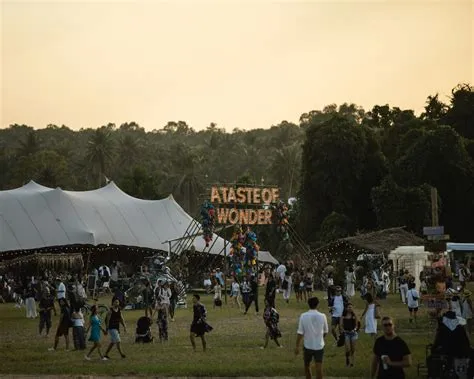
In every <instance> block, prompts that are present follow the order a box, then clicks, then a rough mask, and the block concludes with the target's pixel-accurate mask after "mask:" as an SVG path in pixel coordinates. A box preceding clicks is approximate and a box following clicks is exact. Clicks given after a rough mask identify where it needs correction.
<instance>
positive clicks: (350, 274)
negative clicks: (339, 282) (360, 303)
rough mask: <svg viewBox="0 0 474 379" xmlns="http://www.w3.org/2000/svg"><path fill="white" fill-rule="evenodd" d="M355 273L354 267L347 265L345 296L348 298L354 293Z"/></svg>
mask: <svg viewBox="0 0 474 379" xmlns="http://www.w3.org/2000/svg"><path fill="white" fill-rule="evenodd" d="M355 283H356V275H355V273H354V269H353V268H352V267H349V269H348V270H347V272H346V296H347V297H348V298H349V299H350V298H351V297H353V296H354V295H355Z"/></svg>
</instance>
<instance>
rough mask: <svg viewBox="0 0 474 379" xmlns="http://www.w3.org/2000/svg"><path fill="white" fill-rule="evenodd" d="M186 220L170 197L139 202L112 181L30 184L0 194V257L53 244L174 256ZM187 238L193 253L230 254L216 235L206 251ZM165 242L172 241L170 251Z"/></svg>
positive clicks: (196, 238)
mask: <svg viewBox="0 0 474 379" xmlns="http://www.w3.org/2000/svg"><path fill="white" fill-rule="evenodd" d="M192 220H193V219H192V217H191V216H190V215H188V214H187V213H186V212H185V211H184V210H183V208H181V207H180V206H179V204H178V203H177V202H176V201H175V200H174V198H173V196H172V195H170V196H168V197H167V198H165V199H162V200H142V199H137V198H134V197H132V196H129V195H127V194H126V193H125V192H123V191H121V190H120V188H118V187H117V186H116V185H115V183H114V182H110V183H109V184H107V185H106V186H105V187H102V188H99V189H96V190H92V191H82V192H76V191H64V190H62V189H60V188H56V189H53V188H48V187H44V186H42V185H40V184H37V183H35V182H33V181H31V182H29V183H28V184H26V185H24V186H23V187H20V188H16V189H13V190H7V191H0V255H1V252H6V251H26V250H40V249H44V248H48V247H53V246H67V245H94V246H97V245H107V244H110V245H123V246H134V247H138V248H146V249H156V250H164V251H168V250H171V252H172V253H180V252H181V251H180V250H181V247H182V246H183V243H182V242H180V240H179V239H181V238H182V237H183V236H185V234H186V231H187V230H188V227H189V225H190V224H191V222H192ZM189 230H191V228H189ZM192 238H193V239H194V241H193V242H192V244H191V243H190V242H191V241H190V240H191V238H190V239H189V240H188V244H189V246H191V245H194V247H195V250H196V251H199V252H204V253H209V254H214V255H217V254H222V255H223V254H224V253H223V249H224V246H226V254H228V253H229V251H230V243H228V242H227V243H226V241H225V240H224V239H223V238H221V237H218V236H217V235H216V234H214V241H215V243H214V241H212V242H211V244H210V247H206V244H205V241H204V239H203V238H202V236H201V235H200V231H199V230H198V231H197V232H195V233H194V237H192ZM173 240H174V241H173ZM167 241H173V242H171V249H170V246H169V244H168V243H167ZM213 243H214V244H213ZM180 246H181V247H180ZM259 260H260V261H262V262H269V263H275V262H276V260H275V258H273V257H272V256H271V254H270V253H268V252H262V254H261V256H259Z"/></svg>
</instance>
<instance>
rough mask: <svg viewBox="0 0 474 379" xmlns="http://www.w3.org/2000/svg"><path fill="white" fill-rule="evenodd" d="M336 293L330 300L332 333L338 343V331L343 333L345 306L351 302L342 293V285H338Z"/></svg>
mask: <svg viewBox="0 0 474 379" xmlns="http://www.w3.org/2000/svg"><path fill="white" fill-rule="evenodd" d="M335 291H336V294H335V295H334V296H333V297H331V299H330V300H329V312H330V313H331V333H332V336H333V337H334V340H335V344H336V345H337V339H338V337H339V334H338V333H341V328H340V323H341V317H342V313H343V312H344V308H345V307H346V305H347V304H348V303H349V300H348V298H347V297H346V296H345V295H343V294H342V288H341V286H336V288H335Z"/></svg>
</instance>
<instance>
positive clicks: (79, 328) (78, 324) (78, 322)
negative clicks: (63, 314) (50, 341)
mask: <svg viewBox="0 0 474 379" xmlns="http://www.w3.org/2000/svg"><path fill="white" fill-rule="evenodd" d="M71 319H72V341H73V343H74V350H85V349H86V333H85V329H84V316H83V314H82V312H81V309H80V308H76V309H74V312H72V315H71Z"/></svg>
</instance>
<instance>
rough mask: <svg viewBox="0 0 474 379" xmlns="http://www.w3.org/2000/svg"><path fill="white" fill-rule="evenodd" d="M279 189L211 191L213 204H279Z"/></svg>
mask: <svg viewBox="0 0 474 379" xmlns="http://www.w3.org/2000/svg"><path fill="white" fill-rule="evenodd" d="M279 198H280V190H279V189H278V188H258V187H237V188H233V187H217V186H214V187H212V189H211V203H218V204H228V203H239V204H271V203H276V202H278V200H279Z"/></svg>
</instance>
